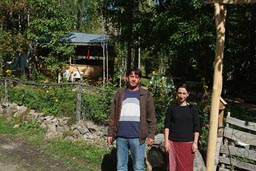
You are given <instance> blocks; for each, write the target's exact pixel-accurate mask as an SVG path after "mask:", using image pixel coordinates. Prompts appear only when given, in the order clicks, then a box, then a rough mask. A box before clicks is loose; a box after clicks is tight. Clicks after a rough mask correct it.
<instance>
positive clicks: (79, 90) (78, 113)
mask: <svg viewBox="0 0 256 171" xmlns="http://www.w3.org/2000/svg"><path fill="white" fill-rule="evenodd" d="M82 90H83V89H82V85H81V84H79V85H78V88H77V102H76V120H77V121H80V119H81V104H82Z"/></svg>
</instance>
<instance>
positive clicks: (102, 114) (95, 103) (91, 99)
mask: <svg viewBox="0 0 256 171" xmlns="http://www.w3.org/2000/svg"><path fill="white" fill-rule="evenodd" d="M115 91H116V88H114V87H113V86H112V85H111V83H107V85H105V86H104V87H103V88H102V89H88V90H86V91H85V92H84V93H83V96H82V97H83V109H82V112H83V113H82V115H83V117H84V118H86V119H90V120H93V121H94V122H95V123H98V124H106V123H107V120H108V118H109V114H110V108H111V104H112V99H113V96H114V93H115Z"/></svg>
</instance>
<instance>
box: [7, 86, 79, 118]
mask: <svg viewBox="0 0 256 171" xmlns="http://www.w3.org/2000/svg"><path fill="white" fill-rule="evenodd" d="M9 98H10V101H11V102H16V103H17V104H19V105H24V106H27V107H29V108H30V109H35V110H38V111H41V112H43V113H45V114H51V115H54V116H72V115H74V111H75V108H76V93H74V92H73V91H72V89H71V88H70V87H65V86H63V87H47V86H36V87H35V86H14V87H12V88H11V89H9Z"/></svg>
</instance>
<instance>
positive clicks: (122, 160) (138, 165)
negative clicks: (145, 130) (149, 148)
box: [116, 137, 146, 171]
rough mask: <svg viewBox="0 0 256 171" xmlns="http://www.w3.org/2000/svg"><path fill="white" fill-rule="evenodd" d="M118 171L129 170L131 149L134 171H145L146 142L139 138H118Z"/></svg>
mask: <svg viewBox="0 0 256 171" xmlns="http://www.w3.org/2000/svg"><path fill="white" fill-rule="evenodd" d="M116 146H117V171H128V168H127V167H128V158H129V150H130V152H131V156H132V161H133V170H134V171H144V158H145V149H146V143H143V144H140V142H139V138H131V139H129V138H120V137H118V138H117V140H116Z"/></svg>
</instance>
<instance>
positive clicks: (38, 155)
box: [0, 135, 78, 171]
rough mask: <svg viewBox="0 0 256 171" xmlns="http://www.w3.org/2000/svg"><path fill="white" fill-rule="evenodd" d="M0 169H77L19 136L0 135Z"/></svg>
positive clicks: (63, 170) (28, 170) (49, 170)
mask: <svg viewBox="0 0 256 171" xmlns="http://www.w3.org/2000/svg"><path fill="white" fill-rule="evenodd" d="M0 171H78V170H77V169H75V168H72V167H71V166H68V165H66V164H65V163H64V162H61V161H59V160H57V159H56V158H55V157H54V156H52V155H49V154H46V153H45V152H43V151H41V150H39V149H38V148H36V147H34V146H31V145H30V144H28V143H26V141H25V140H23V139H22V138H20V137H17V136H13V135H0Z"/></svg>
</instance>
